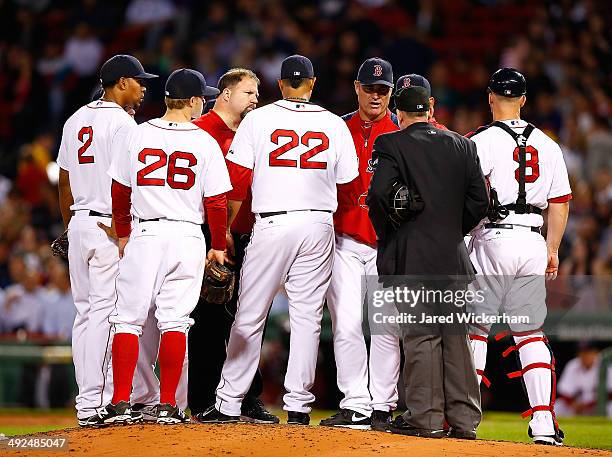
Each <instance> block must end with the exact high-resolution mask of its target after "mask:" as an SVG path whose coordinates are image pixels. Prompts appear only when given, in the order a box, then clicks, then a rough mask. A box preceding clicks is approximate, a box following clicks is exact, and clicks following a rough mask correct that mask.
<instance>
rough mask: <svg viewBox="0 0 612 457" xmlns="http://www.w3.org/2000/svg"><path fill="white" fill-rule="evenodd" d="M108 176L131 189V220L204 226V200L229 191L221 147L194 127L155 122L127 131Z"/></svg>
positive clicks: (191, 125)
mask: <svg viewBox="0 0 612 457" xmlns="http://www.w3.org/2000/svg"><path fill="white" fill-rule="evenodd" d="M120 135H122V136H123V139H122V140H121V141H120V143H122V144H121V145H119V149H118V150H117V151H116V152H115V153H114V156H113V161H112V163H111V166H110V169H109V170H108V174H109V175H110V177H111V178H112V179H114V180H115V181H117V182H118V183H120V184H123V185H124V186H127V187H131V189H132V215H134V216H136V217H138V218H140V219H156V218H165V219H170V220H177V221H187V222H193V223H194V224H202V223H203V218H204V208H203V202H202V197H214V196H215V195H219V194H222V193H225V192H227V191H229V190H231V188H232V186H231V184H230V180H229V174H228V172H227V167H226V165H225V160H224V158H223V153H222V152H221V149H220V148H219V145H218V144H217V142H216V141H215V140H214V138H213V137H212V136H210V135H209V134H208V133H206V132H205V131H204V130H202V129H200V128H198V127H196V126H195V125H193V124H192V123H191V122H178V123H177V122H169V121H166V120H163V119H151V120H150V121H147V122H144V123H142V124H140V125H138V126H136V127H133V128H131V129H129V130H122V131H121V132H120Z"/></svg>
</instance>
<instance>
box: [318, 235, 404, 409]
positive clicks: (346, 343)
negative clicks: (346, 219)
mask: <svg viewBox="0 0 612 457" xmlns="http://www.w3.org/2000/svg"><path fill="white" fill-rule="evenodd" d="M377 274H378V272H377V270H376V249H374V248H372V247H370V246H368V245H367V244H364V243H360V242H358V241H356V240H354V239H353V238H351V237H349V236H339V237H337V238H336V249H335V257H334V268H333V273H332V280H331V284H330V287H329V291H328V293H327V307H328V308H329V312H330V314H331V318H332V330H333V334H334V355H335V358H336V368H337V382H338V388H339V389H340V391H341V392H342V393H343V394H344V398H343V399H342V400H341V401H340V408H341V409H344V408H347V409H351V410H353V411H357V412H359V413H361V414H364V415H366V416H369V415H370V414H371V412H372V409H376V410H379V411H393V410H395V408H396V407H397V400H398V392H397V380H398V377H399V367H400V349H399V340H398V337H397V335H396V334H394V333H393V332H389V333H388V334H375V335H372V336H371V340H370V359H369V381H370V382H369V386H370V389H369V391H368V353H367V348H366V344H365V340H364V336H363V330H362V323H363V312H362V310H363V302H364V298H365V294H366V288H365V284H366V281H364V280H363V277H364V275H365V276H376V275H377ZM366 318H367V317H366ZM370 395H371V398H370Z"/></svg>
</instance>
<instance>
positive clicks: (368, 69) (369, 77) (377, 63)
mask: <svg viewBox="0 0 612 457" xmlns="http://www.w3.org/2000/svg"><path fill="white" fill-rule="evenodd" d="M357 81H359V83H360V84H363V85H364V86H367V85H370V84H383V85H385V86H389V87H393V68H391V64H390V63H389V62H387V61H386V60H385V59H381V58H379V57H372V58H371V59H368V60H366V61H365V62H364V63H362V64H361V67H359V71H358V72H357Z"/></svg>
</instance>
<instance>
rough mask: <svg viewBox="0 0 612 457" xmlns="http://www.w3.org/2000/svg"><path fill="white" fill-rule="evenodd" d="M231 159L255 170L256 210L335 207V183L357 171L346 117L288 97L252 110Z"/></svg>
mask: <svg viewBox="0 0 612 457" xmlns="http://www.w3.org/2000/svg"><path fill="white" fill-rule="evenodd" d="M296 126H299V127H298V128H296ZM226 160H229V161H231V162H234V163H236V164H238V165H241V166H243V167H246V168H250V169H252V170H254V172H253V183H252V192H253V212H254V213H264V212H274V211H295V210H307V209H316V210H327V211H335V210H336V208H337V206H338V201H337V195H336V194H337V191H336V184H343V183H347V182H350V181H352V180H353V179H355V178H356V177H357V175H358V162H357V153H356V152H355V145H354V143H353V138H352V137H351V134H350V132H349V129H348V127H347V126H346V123H345V122H344V121H343V120H342V119H341V118H340V117H339V116H336V115H335V114H332V113H330V112H329V111H327V110H326V109H324V108H321V107H320V106H318V105H315V104H312V103H306V102H296V101H289V100H279V101H277V102H275V103H272V104H270V105H267V106H264V107H262V108H258V109H256V110H253V111H251V112H250V113H249V114H248V115H247V116H246V117H245V118H244V120H243V121H242V123H241V124H240V126H239V127H238V130H237V131H236V136H235V137H234V140H233V141H232V144H231V146H230V150H229V151H228V153H227V156H226Z"/></svg>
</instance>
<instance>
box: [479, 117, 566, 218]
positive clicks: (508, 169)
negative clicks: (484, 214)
mask: <svg viewBox="0 0 612 457" xmlns="http://www.w3.org/2000/svg"><path fill="white" fill-rule="evenodd" d="M502 122H504V123H505V124H506V125H508V126H509V127H510V128H512V129H513V130H514V131H515V132H516V133H519V134H520V133H522V132H523V130H525V127H526V126H527V122H525V121H523V120H519V119H515V120H506V121H502ZM467 136H468V137H469V138H470V139H471V140H473V141H474V142H475V143H476V147H477V150H478V157H479V159H480V166H481V167H482V172H483V174H484V176H485V177H486V178H487V179H488V181H489V183H490V185H491V187H492V188H494V189H495V190H496V191H497V196H498V198H499V202H500V203H501V204H502V205H508V204H512V203H515V202H516V199H517V198H518V191H519V181H518V179H519V171H518V168H519V162H518V160H519V156H518V146H517V144H516V141H515V140H514V139H513V138H512V137H511V136H510V135H509V134H508V133H506V132H505V131H503V130H502V129H501V128H499V127H496V126H485V127H481V128H479V129H478V130H476V131H475V132H473V133H470V134H468V135H467ZM525 150H526V167H525V191H526V193H527V203H528V204H530V205H533V206H536V207H538V208H541V209H545V208H546V207H548V203H563V202H567V201H569V200H570V199H571V198H572V191H571V189H570V184H569V179H568V176H567V168H566V167H565V161H564V160H563V153H562V152H561V148H560V147H559V145H558V144H557V143H555V142H554V141H553V140H552V139H551V138H550V137H548V136H547V135H546V134H545V133H544V132H542V131H541V130H540V129H538V128H536V129H535V130H534V131H533V132H532V133H531V135H529V138H528V139H527V146H526V149H525ZM498 223H503V224H517V225H525V226H532V227H540V226H541V225H542V223H543V219H542V215H540V214H515V213H514V212H513V211H510V214H509V215H508V217H506V218H505V219H503V221H498Z"/></svg>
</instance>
